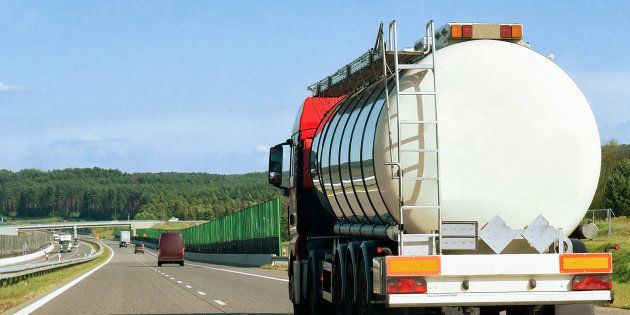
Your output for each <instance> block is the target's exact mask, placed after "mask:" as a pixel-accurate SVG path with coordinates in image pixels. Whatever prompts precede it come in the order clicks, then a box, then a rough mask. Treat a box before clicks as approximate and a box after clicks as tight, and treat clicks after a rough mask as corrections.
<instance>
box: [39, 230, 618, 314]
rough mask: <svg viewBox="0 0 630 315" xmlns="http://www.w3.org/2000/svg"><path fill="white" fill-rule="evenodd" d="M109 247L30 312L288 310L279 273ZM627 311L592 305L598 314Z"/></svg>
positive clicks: (284, 280)
mask: <svg viewBox="0 0 630 315" xmlns="http://www.w3.org/2000/svg"><path fill="white" fill-rule="evenodd" d="M105 243H106V244H107V245H109V246H110V247H111V248H112V249H113V250H114V257H113V258H112V259H111V261H110V262H109V263H108V264H106V265H105V266H103V267H102V268H100V269H98V270H97V271H96V272H94V273H93V274H91V275H90V276H88V277H87V278H85V279H83V280H82V281H80V282H78V283H77V284H76V285H74V286H72V287H71V288H69V289H68V290H66V291H65V292H63V293H61V294H60V295H59V296H57V297H55V298H53V299H52V300H50V301H49V302H47V303H46V304H44V305H43V306H41V307H40V308H38V309H37V310H35V311H34V313H35V314H200V313H228V314H291V313H292V307H291V303H290V301H289V299H288V297H287V277H286V272H284V271H273V270H263V269H259V268H242V267H233V266H223V265H214V264H207V263H197V262H191V261H186V265H185V266H184V267H180V266H179V265H164V266H162V267H157V258H156V256H155V252H154V251H151V250H149V249H148V248H147V253H145V254H134V253H133V250H134V247H133V246H129V247H128V248H118V243H117V242H112V241H105ZM628 313H629V311H627V310H619V309H608V308H600V307H598V308H596V314H598V315H620V314H623V315H627V314H628Z"/></svg>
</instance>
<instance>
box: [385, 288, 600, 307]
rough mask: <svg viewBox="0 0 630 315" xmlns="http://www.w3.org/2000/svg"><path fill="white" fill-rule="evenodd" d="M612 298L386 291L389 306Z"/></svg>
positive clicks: (579, 293)
mask: <svg viewBox="0 0 630 315" xmlns="http://www.w3.org/2000/svg"><path fill="white" fill-rule="evenodd" d="M610 300H612V292H611V291H571V292H492V293H434V294H389V295H387V305H388V306H389V307H417V306H423V307H424V306H426V307H432V306H487V305H545V304H575V303H591V302H594V301H610Z"/></svg>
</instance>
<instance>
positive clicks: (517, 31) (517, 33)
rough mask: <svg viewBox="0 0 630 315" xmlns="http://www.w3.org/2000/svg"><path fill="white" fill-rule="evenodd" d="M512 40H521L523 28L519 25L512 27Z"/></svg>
mask: <svg viewBox="0 0 630 315" xmlns="http://www.w3.org/2000/svg"><path fill="white" fill-rule="evenodd" d="M512 38H523V26H522V25H520V24H515V25H512Z"/></svg>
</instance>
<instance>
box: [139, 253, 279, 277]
mask: <svg viewBox="0 0 630 315" xmlns="http://www.w3.org/2000/svg"><path fill="white" fill-rule="evenodd" d="M148 253H149V254H151V255H153V256H155V257H157V255H156V254H154V253H152V252H150V251H149V252H148ZM186 265H188V266H194V267H200V268H206V269H212V270H216V271H224V272H231V273H236V274H239V275H244V276H250V277H257V278H263V279H269V280H276V281H282V282H289V280H288V279H282V278H275V277H269V276H263V275H257V274H255V273H249V272H242V271H236V270H230V269H223V268H215V267H210V266H203V265H197V264H191V263H187V264H186Z"/></svg>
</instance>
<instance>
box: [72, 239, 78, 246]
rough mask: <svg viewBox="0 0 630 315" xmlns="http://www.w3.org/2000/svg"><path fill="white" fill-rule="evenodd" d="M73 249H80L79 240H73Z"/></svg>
mask: <svg viewBox="0 0 630 315" xmlns="http://www.w3.org/2000/svg"><path fill="white" fill-rule="evenodd" d="M72 247H79V239H78V238H75V239H73V240H72Z"/></svg>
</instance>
